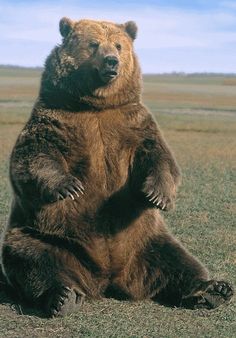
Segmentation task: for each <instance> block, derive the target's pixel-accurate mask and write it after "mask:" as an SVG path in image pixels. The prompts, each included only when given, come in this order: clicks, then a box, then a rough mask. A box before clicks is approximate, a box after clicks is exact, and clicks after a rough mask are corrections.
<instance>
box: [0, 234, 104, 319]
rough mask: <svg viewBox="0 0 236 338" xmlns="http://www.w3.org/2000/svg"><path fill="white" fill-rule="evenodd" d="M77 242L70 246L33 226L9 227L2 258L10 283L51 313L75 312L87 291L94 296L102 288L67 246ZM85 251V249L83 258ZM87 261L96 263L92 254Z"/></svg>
mask: <svg viewBox="0 0 236 338" xmlns="http://www.w3.org/2000/svg"><path fill="white" fill-rule="evenodd" d="M64 242H65V243H64ZM73 245H74V244H73V243H69V244H68V247H66V241H65V240H64V239H61V240H58V238H56V237H55V236H53V235H42V234H40V233H39V232H38V231H36V230H33V229H30V228H21V229H19V228H14V229H12V230H9V231H7V232H6V234H5V238H4V241H3V245H2V257H1V259H2V269H3V272H4V275H5V277H6V279H7V281H8V283H9V285H10V286H11V287H12V288H13V289H14V290H16V291H17V293H18V294H19V296H20V298H21V299H22V300H23V301H27V302H29V303H30V304H32V305H33V306H36V307H39V308H41V309H43V311H44V312H46V314H47V315H48V316H58V315H65V314H68V313H71V312H73V311H74V310H75V309H76V308H78V306H79V305H80V304H81V302H82V301H83V299H84V297H85V294H86V296H87V295H88V296H94V294H93V293H95V292H96V290H97V289H98V288H96V286H97V285H96V281H95V279H94V280H93V278H92V273H91V272H90V271H89V270H88V269H87V267H86V266H85V265H84V264H81V263H80V261H79V259H77V257H75V256H74V255H73V254H71V252H70V251H68V250H67V249H68V248H69V249H70V248H71V247H72V248H73ZM80 249H81V250H83V248H80ZM78 252H79V248H78ZM78 255H80V252H79V253H78ZM85 255H86V253H85V252H81V257H82V258H83V259H84V258H85ZM87 261H88V264H90V265H92V263H91V262H90V261H89V258H88V259H87ZM93 268H95V267H93Z"/></svg>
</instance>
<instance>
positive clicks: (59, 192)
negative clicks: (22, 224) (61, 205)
mask: <svg viewBox="0 0 236 338" xmlns="http://www.w3.org/2000/svg"><path fill="white" fill-rule="evenodd" d="M80 194H84V187H83V185H82V183H81V182H80V180H79V179H78V178H76V177H74V176H72V175H68V176H66V177H64V178H63V179H62V180H61V181H60V182H59V183H58V184H56V186H55V187H54V188H53V189H51V190H50V191H48V192H47V193H46V200H48V201H49V202H56V201H58V200H63V199H65V198H67V197H69V198H71V199H72V200H73V201H74V200H75V198H76V197H80Z"/></svg>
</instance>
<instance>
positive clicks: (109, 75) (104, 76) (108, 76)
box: [99, 70, 118, 83]
mask: <svg viewBox="0 0 236 338" xmlns="http://www.w3.org/2000/svg"><path fill="white" fill-rule="evenodd" d="M117 75H118V72H117V71H116V70H103V71H101V72H100V73H99V76H100V78H101V80H102V81H103V82H105V83H108V82H110V81H112V80H114V79H115V78H116V77H117Z"/></svg>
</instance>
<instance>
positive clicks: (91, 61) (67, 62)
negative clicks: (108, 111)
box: [40, 18, 141, 110]
mask: <svg viewBox="0 0 236 338" xmlns="http://www.w3.org/2000/svg"><path fill="white" fill-rule="evenodd" d="M60 32H61V35H62V37H63V40H62V44H61V45H59V46H56V47H55V48H54V49H53V50H52V52H51V54H50V55H49V56H48V58H47V60H46V63H45V70H44V72H43V76H42V81H41V88H40V101H41V102H47V105H50V106H52V105H53V107H65V108H66V109H69V108H70V109H74V110H75V109H79V107H81V104H85V105H89V106H93V107H95V108H96V107H97V108H99V109H101V108H105V107H114V106H119V105H124V104H127V103H131V102H132V103H134V102H139V101H140V95H141V76H140V68H139V64H138V60H137V58H136V55H135V53H134V50H133V40H134V39H135V38H136V33H137V26H136V24H135V23H134V22H133V21H129V22H126V23H125V24H115V23H112V22H106V21H95V20H80V21H72V20H70V19H68V18H62V19H61V21H60Z"/></svg>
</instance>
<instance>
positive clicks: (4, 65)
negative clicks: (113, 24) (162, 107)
mask: <svg viewBox="0 0 236 338" xmlns="http://www.w3.org/2000/svg"><path fill="white" fill-rule="evenodd" d="M1 68H5V69H6V68H12V69H25V70H27V69H29V70H41V71H42V70H43V69H44V66H21V65H11V64H0V69H1ZM143 75H212V76H217V75H218V76H220V75H221V76H222V75H224V76H236V72H208V71H202V72H200V71H192V72H185V71H175V70H173V71H168V72H153V73H151V72H147V73H146V72H143Z"/></svg>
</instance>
